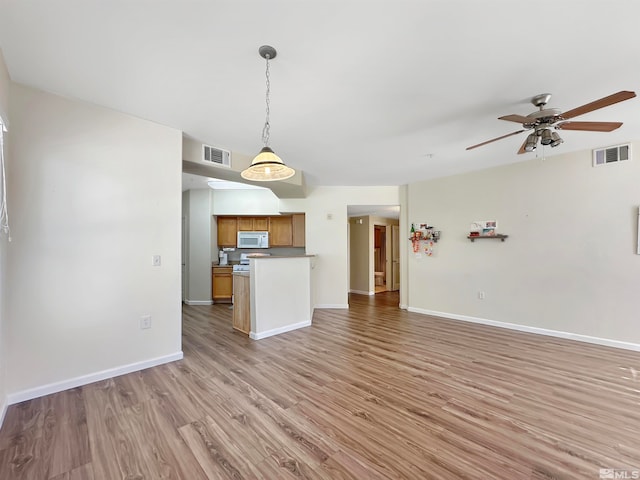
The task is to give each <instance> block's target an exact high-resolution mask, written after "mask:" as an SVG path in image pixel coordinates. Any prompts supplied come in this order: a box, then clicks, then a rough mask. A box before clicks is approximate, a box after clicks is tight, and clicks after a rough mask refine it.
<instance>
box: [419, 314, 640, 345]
mask: <svg viewBox="0 0 640 480" xmlns="http://www.w3.org/2000/svg"><path fill="white" fill-rule="evenodd" d="M407 310H408V311H410V312H414V313H421V314H423V315H432V316H434V317H442V318H448V319H450V320H461V321H463V322H471V323H479V324H481V325H490V326H492V327H499V328H507V329H509V330H518V331H520V332H527V333H535V334H537V335H547V336H549V337H558V338H565V339H567V340H575V341H577V342H585V343H593V344H596V345H603V346H605V347H613V348H622V349H624V350H633V351H636V352H640V344H637V343H630V342H622V341H620V340H612V339H609V338H599V337H591V336H589V335H582V334H579V333H571V332H562V331H560V330H550V329H547V328H540V327H531V326H529V325H519V324H517V323H508V322H499V321H496V320H488V319H486V318H478V317H470V316H467V315H458V314H455V313H446V312H436V311H433V310H426V309H424V308H414V307H408V308H407Z"/></svg>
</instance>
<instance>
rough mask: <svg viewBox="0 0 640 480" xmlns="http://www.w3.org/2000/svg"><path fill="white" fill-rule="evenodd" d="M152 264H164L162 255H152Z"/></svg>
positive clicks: (155, 265)
mask: <svg viewBox="0 0 640 480" xmlns="http://www.w3.org/2000/svg"><path fill="white" fill-rule="evenodd" d="M151 265H153V266H154V267H159V266H160V265H162V257H160V255H153V256H152V257H151Z"/></svg>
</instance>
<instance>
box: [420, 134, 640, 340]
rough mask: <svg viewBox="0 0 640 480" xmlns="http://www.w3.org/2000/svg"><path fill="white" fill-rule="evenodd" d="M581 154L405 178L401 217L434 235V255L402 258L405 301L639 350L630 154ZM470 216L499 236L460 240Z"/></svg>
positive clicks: (636, 196)
mask: <svg viewBox="0 0 640 480" xmlns="http://www.w3.org/2000/svg"><path fill="white" fill-rule="evenodd" d="M605 141H606V139H605ZM633 147H634V150H635V152H640V144H638V143H635V144H634V145H633ZM637 155H638V154H637V153H636V156H637ZM591 161H592V160H591V151H582V152H577V153H571V154H565V155H559V156H556V157H551V158H547V159H546V160H543V159H533V160H529V161H525V162H520V163H515V164H512V165H508V166H503V167H498V168H493V169H489V170H484V171H480V172H475V173H469V174H465V175H457V176H453V177H448V178H443V179H438V180H433V181H427V182H420V183H414V184H411V185H409V186H408V206H409V208H408V220H409V222H424V221H428V222H429V223H430V224H432V225H435V226H436V228H437V229H439V230H441V231H442V239H441V240H440V242H438V243H437V244H436V247H435V249H434V256H433V257H425V256H424V255H423V256H420V257H417V256H416V255H415V254H413V253H409V254H408V272H409V273H408V284H409V289H408V304H409V308H410V309H412V310H414V311H420V312H422V313H434V312H435V313H436V314H444V315H445V316H450V317H453V318H462V319H469V320H472V321H473V320H481V321H484V320H488V321H497V322H503V323H509V324H515V325H516V326H520V327H524V328H528V329H533V330H534V331H554V332H564V333H566V334H568V335H567V336H570V337H571V336H573V337H577V336H583V337H584V338H583V339H587V340H588V339H589V338H588V337H592V339H596V340H597V339H605V340H610V341H613V342H618V344H617V345H618V346H621V345H623V344H625V343H627V344H635V345H636V346H638V347H640V329H638V321H637V319H638V301H637V298H638V297H637V290H638V288H637V287H638V278H640V255H636V242H637V214H638V205H639V204H640V190H639V189H638V178H640V160H638V158H636V159H634V160H632V161H627V162H621V163H619V164H610V165H606V166H602V167H597V168H593V167H592V166H591ZM475 220H497V221H498V233H504V234H508V235H509V238H508V239H506V241H505V242H504V243H503V242H501V241H498V240H476V241H475V242H474V243H471V242H470V241H469V240H468V239H467V238H466V236H467V235H468V232H469V228H470V226H469V225H470V223H471V222H472V221H475ZM425 285H428V288H424V286H425ZM480 291H482V292H484V293H485V299H484V300H480V299H479V298H478V292H480ZM536 329H537V330H536ZM630 346H631V347H633V345H630Z"/></svg>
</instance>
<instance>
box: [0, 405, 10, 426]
mask: <svg viewBox="0 0 640 480" xmlns="http://www.w3.org/2000/svg"><path fill="white" fill-rule="evenodd" d="M8 407H9V401H8V399H7V397H5V398H3V399H2V406H0V428H2V424H3V423H4V416H5V415H6V414H7V408H8Z"/></svg>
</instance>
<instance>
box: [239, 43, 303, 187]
mask: <svg viewBox="0 0 640 480" xmlns="http://www.w3.org/2000/svg"><path fill="white" fill-rule="evenodd" d="M258 52H259V53H260V56H261V57H262V58H264V59H266V61H267V68H266V79H267V82H266V83H267V95H266V99H267V101H266V104H267V115H266V119H265V122H264V127H263V129H262V143H263V145H264V147H263V148H262V150H260V153H258V155H257V156H256V157H255V158H254V159H253V161H252V162H251V166H250V167H249V168H247V169H246V170H244V171H243V172H242V173H241V174H240V175H242V178H244V179H246V180H253V181H254V182H270V181H273V180H285V179H287V178H291V177H293V176H294V175H295V173H296V171H295V170H294V169H293V168H290V167H287V166H286V165H285V164H284V162H283V161H282V159H281V158H280V157H279V156H277V155H276V154H275V153H274V152H273V150H271V147H269V135H270V132H269V129H270V128H271V124H270V123H269V113H270V112H269V109H270V105H269V93H270V90H271V79H270V77H269V60H271V59H274V58H275V57H276V55H277V52H276V49H275V48H273V47H271V46H269V45H263V46H262V47H260V48H259V49H258Z"/></svg>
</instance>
